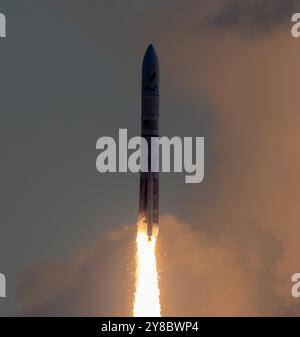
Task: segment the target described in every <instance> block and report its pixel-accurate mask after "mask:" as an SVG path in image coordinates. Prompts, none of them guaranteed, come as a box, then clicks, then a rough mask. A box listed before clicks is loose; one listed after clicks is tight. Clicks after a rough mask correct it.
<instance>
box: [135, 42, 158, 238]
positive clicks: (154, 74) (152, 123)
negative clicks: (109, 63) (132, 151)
mask: <svg viewBox="0 0 300 337" xmlns="http://www.w3.org/2000/svg"><path fill="white" fill-rule="evenodd" d="M141 131H142V137H144V138H145V139H146V141H147V144H148V151H147V152H148V153H147V155H148V171H149V172H142V173H141V176H140V206H139V217H140V220H141V221H144V222H145V223H146V225H147V234H148V237H149V239H151V237H152V234H153V228H155V229H157V228H158V217H159V214H158V202H159V196H158V195H159V180H158V173H157V172H151V165H152V161H153V160H154V158H152V156H151V151H149V150H150V146H151V145H150V144H151V138H152V137H158V136H159V63H158V57H157V54H156V51H155V49H154V47H153V45H152V44H150V45H149V47H148V48H147V50H146V53H145V56H144V60H143V66H142V120H141ZM144 156H145V154H144ZM141 160H143V152H142V153H141Z"/></svg>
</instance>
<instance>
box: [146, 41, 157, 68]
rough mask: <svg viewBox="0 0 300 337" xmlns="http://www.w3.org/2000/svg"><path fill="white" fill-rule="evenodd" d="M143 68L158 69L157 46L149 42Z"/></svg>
mask: <svg viewBox="0 0 300 337" xmlns="http://www.w3.org/2000/svg"><path fill="white" fill-rule="evenodd" d="M143 68H148V69H158V57H157V54H156V51H155V48H154V47H153V45H152V44H151V43H150V44H149V46H148V48H147V50H146V53H145V56H144V61H143Z"/></svg>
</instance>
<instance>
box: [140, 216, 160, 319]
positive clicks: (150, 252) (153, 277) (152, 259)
mask: <svg viewBox="0 0 300 337" xmlns="http://www.w3.org/2000/svg"><path fill="white" fill-rule="evenodd" d="M156 239H157V233H154V235H152V240H151V241H148V236H147V230H146V225H144V224H143V223H142V222H140V223H139V224H138V231H137V238H136V243H137V253H136V264H137V265H136V291H135V301H134V308H133V316H134V317H145V316H149V317H160V303H159V287H158V274H157V265H156V256H155V245H156Z"/></svg>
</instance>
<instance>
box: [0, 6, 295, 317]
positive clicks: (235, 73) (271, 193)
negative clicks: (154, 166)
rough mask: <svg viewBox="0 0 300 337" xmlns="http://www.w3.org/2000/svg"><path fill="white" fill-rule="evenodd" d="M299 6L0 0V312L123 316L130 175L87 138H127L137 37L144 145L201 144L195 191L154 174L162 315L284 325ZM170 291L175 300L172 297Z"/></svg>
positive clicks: (288, 303)
mask: <svg viewBox="0 0 300 337" xmlns="http://www.w3.org/2000/svg"><path fill="white" fill-rule="evenodd" d="M297 10H298V11H300V7H299V3H298V2H297V1H292V0H287V1H279V0H278V1H277V0H265V1H250V0H249V1H248V0H244V1H234V0H224V1H218V2H212V1H208V0H203V1H196V0H188V1H179V0H175V1H174V0H172V1H171V0H167V1H163V2H162V1H158V0H156V1H141V0H131V1H126V2H124V1H117V0H113V1H101V0H98V1H96V0H89V1H83V0H62V1H61V0H55V1H53V0H52V1H50V0H44V1H42V2H41V1H38V0H26V1H17V0H9V1H8V0H2V1H1V4H0V12H3V13H5V14H6V17H7V25H8V26H7V39H5V40H3V39H2V40H1V41H0V57H1V80H0V98H1V123H0V150H1V175H0V186H1V189H0V204H1V212H0V229H1V234H0V272H2V273H5V275H6V277H7V287H8V293H7V298H6V299H4V300H2V299H1V300H0V314H1V315H7V314H10V313H22V314H35V315H120V314H124V315H126V314H130V310H131V309H130V308H131V300H132V287H133V286H132V282H133V281H132V274H131V272H132V270H133V269H132V268H133V264H132V261H133V258H132V252H133V249H134V226H135V222H136V218H137V210H138V209H137V207H138V188H139V187H138V183H139V177H138V175H135V174H130V173H128V174H104V175H101V174H100V173H98V172H97V170H96V166H95V162H96V157H97V151H96V141H97V139H98V138H99V137H101V136H113V137H116V136H117V134H118V129H119V128H127V129H128V132H129V136H136V135H139V132H140V103H141V98H140V91H141V88H140V84H141V83H140V79H141V73H140V70H141V62H142V57H143V54H144V51H145V49H146V47H147V46H148V44H149V43H150V42H152V43H153V44H154V45H155V47H156V50H157V52H158V55H159V60H160V70H161V109H160V116H161V118H160V134H161V135H167V136H175V135H176V136H199V137H203V136H204V137H205V178H204V181H203V182H202V183H201V184H195V185H193V184H185V182H184V174H162V175H161V178H160V181H161V188H160V201H161V203H160V209H161V217H162V223H161V232H160V242H159V254H160V265H161V270H162V273H161V289H162V311H163V314H166V315H218V314H221V315H231V314H235V315H245V314H250V315H263V314H268V315H286V314H295V315H298V314H299V313H300V307H299V304H298V301H297V300H295V299H293V298H291V296H290V286H291V284H290V278H291V275H292V274H293V273H295V272H299V271H300V270H299V269H300V265H299V262H298V257H299V256H300V248H299V247H300V245H299V244H298V237H299V234H300V232H299V210H298V209H299V206H298V205H299V197H300V195H299V193H300V192H299V191H300V185H299V184H300V180H299V176H298V173H299V168H300V157H299V141H300V139H299V130H298V125H299V122H300V120H299V118H300V117H299V106H300V105H299V103H300V102H299V99H300V98H299V87H300V79H299V76H298V71H297V69H298V68H299V60H300V40H297V39H294V38H292V37H291V34H290V30H291V23H290V18H291V15H292V14H293V13H294V12H297ZM175 294H176V296H175Z"/></svg>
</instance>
